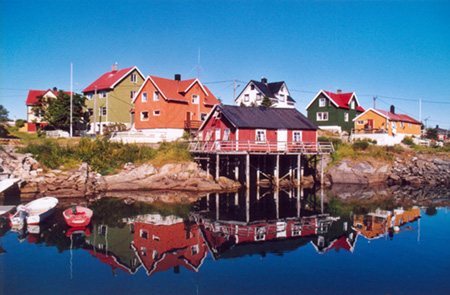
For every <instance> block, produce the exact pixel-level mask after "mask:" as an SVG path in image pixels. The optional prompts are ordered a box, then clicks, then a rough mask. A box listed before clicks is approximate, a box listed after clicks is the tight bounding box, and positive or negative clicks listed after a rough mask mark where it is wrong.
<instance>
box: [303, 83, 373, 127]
mask: <svg viewBox="0 0 450 295" xmlns="http://www.w3.org/2000/svg"><path fill="white" fill-rule="evenodd" d="M306 111H307V113H308V119H309V120H311V121H312V122H313V123H314V124H316V125H317V126H319V128H320V129H326V130H332V131H338V132H344V131H345V132H348V133H350V132H351V130H352V128H353V127H354V122H353V119H354V118H355V117H356V116H358V115H359V114H361V113H363V112H364V109H363V108H362V107H361V105H360V104H359V101H358V98H357V97H356V94H355V93H354V92H349V93H342V91H341V90H338V91H337V93H332V92H329V91H325V90H320V91H319V93H318V94H317V95H316V96H315V97H314V99H313V100H312V101H311V102H310V103H309V105H308V106H307V107H306Z"/></svg>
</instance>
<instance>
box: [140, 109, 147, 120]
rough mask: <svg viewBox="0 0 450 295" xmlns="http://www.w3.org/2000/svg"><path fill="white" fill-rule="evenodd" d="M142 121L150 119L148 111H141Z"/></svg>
mask: <svg viewBox="0 0 450 295" xmlns="http://www.w3.org/2000/svg"><path fill="white" fill-rule="evenodd" d="M141 121H148V111H144V112H141Z"/></svg>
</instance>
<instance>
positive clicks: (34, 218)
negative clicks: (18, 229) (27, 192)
mask: <svg viewBox="0 0 450 295" xmlns="http://www.w3.org/2000/svg"><path fill="white" fill-rule="evenodd" d="M56 205H58V199H57V198H53V197H44V198H40V199H37V200H34V201H32V202H30V203H28V204H26V205H19V206H17V212H16V214H14V215H13V216H12V217H11V224H12V225H13V226H14V225H19V224H23V223H24V222H25V221H26V222H27V225H32V224H39V223H40V222H41V221H42V220H44V219H45V218H47V217H48V216H50V215H51V214H52V213H53V211H55V208H56Z"/></svg>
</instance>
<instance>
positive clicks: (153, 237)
mask: <svg viewBox="0 0 450 295" xmlns="http://www.w3.org/2000/svg"><path fill="white" fill-rule="evenodd" d="M152 239H153V241H156V242H159V241H161V239H160V238H159V237H158V236H155V235H153V236H152Z"/></svg>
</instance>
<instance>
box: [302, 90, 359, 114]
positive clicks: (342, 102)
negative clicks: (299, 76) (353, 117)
mask: <svg viewBox="0 0 450 295" xmlns="http://www.w3.org/2000/svg"><path fill="white" fill-rule="evenodd" d="M321 93H323V94H324V95H325V96H326V97H327V98H328V99H330V100H331V102H332V103H333V104H334V105H335V106H336V107H338V108H341V109H345V110H349V109H350V101H351V99H352V98H353V97H354V98H355V100H356V104H357V107H356V110H357V111H358V112H364V108H363V107H361V106H360V104H359V101H358V98H357V97H356V94H355V93H354V92H347V93H333V92H329V91H325V90H320V91H319V93H318V94H317V95H316V96H315V97H314V99H313V100H312V101H311V102H310V103H309V105H308V106H307V107H306V109H308V108H309V107H310V106H311V104H312V103H313V102H314V101H315V100H316V99H317V97H319V95H320V94H321Z"/></svg>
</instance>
